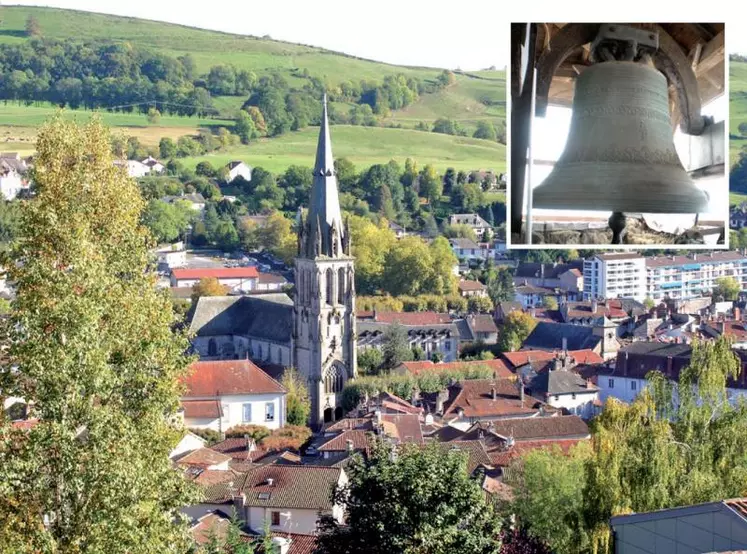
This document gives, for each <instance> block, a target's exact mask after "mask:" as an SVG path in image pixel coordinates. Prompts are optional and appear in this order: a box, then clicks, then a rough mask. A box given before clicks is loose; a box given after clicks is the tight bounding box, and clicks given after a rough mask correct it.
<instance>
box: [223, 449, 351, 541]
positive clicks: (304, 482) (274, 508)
mask: <svg viewBox="0 0 747 554" xmlns="http://www.w3.org/2000/svg"><path fill="white" fill-rule="evenodd" d="M347 482H348V478H347V475H346V474H345V471H344V470H343V469H342V468H336V467H320V466H312V465H303V466H290V465H281V464H271V465H267V466H263V467H259V468H257V469H255V470H253V471H250V472H249V473H248V474H247V478H246V481H245V483H244V486H243V488H242V489H241V494H240V495H239V496H238V497H236V499H235V500H234V506H235V508H236V510H237V512H238V514H239V515H240V516H241V517H240V519H242V520H243V521H245V522H246V523H247V525H248V526H249V527H250V528H251V529H252V530H253V531H255V532H257V533H262V532H264V529H266V528H267V527H269V529H270V531H272V532H282V533H294V534H298V535H316V534H317V532H318V525H319V518H320V516H321V515H324V514H327V515H331V516H332V517H333V518H334V519H335V520H337V521H338V522H339V523H342V522H343V521H344V513H343V508H342V506H341V505H338V504H334V503H333V502H332V500H331V492H332V490H333V488H334V487H336V486H344V485H345V484H346V483H347Z"/></svg>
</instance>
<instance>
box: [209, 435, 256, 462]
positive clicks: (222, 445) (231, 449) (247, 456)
mask: <svg viewBox="0 0 747 554" xmlns="http://www.w3.org/2000/svg"><path fill="white" fill-rule="evenodd" d="M210 448H212V449H213V450H215V451H216V452H220V453H222V454H225V455H226V456H230V457H231V458H232V459H233V460H235V461H246V460H249V461H252V462H254V461H256V460H259V459H260V458H262V457H263V456H266V455H267V451H266V450H262V449H261V448H257V447H255V449H254V450H252V451H251V452H250V451H249V449H248V448H247V444H246V439H245V438H243V437H232V438H228V439H226V440H224V441H221V442H219V443H216V444H214V445H213V446H211V447H210Z"/></svg>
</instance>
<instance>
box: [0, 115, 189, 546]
mask: <svg viewBox="0 0 747 554" xmlns="http://www.w3.org/2000/svg"><path fill="white" fill-rule="evenodd" d="M36 150H37V153H36V156H35V161H34V163H35V167H34V169H33V170H32V180H33V182H34V184H35V186H36V189H37V196H36V198H35V199H34V201H33V202H28V203H26V204H24V206H23V208H22V222H21V228H20V235H19V239H18V241H17V242H16V243H15V244H14V245H13V248H12V250H11V253H10V255H9V256H8V257H6V259H5V260H4V263H3V265H4V266H5V267H6V268H7V270H8V274H9V277H10V278H11V279H12V280H13V282H14V283H15V284H16V290H17V296H16V298H15V300H14V302H13V309H12V312H11V315H10V318H9V321H8V326H7V327H6V328H5V330H4V333H6V336H7V340H8V342H9V344H10V350H9V357H10V359H9V361H8V363H7V364H3V366H2V367H1V368H0V380H1V381H2V382H3V393H5V394H7V393H10V394H12V395H14V396H19V397H21V398H25V399H26V400H27V401H28V402H30V403H31V405H32V406H33V408H32V412H31V416H32V417H34V418H36V419H38V423H37V424H36V425H35V426H34V427H33V428H32V429H30V430H28V431H18V430H14V429H12V428H11V427H10V426H9V425H7V424H3V423H0V521H2V522H3V524H2V525H0V551H3V552H6V551H7V552H17V553H23V552H60V553H74V552H84V551H85V552H132V553H136V552H143V553H145V552H173V553H176V552H184V551H185V549H186V548H187V547H188V542H187V534H186V532H185V531H186V529H185V527H184V526H182V525H180V524H179V523H178V521H179V519H178V514H179V509H180V508H181V507H183V506H184V505H187V504H189V503H191V502H193V501H194V500H196V496H195V495H193V494H192V493H191V492H190V490H191V485H190V484H189V482H188V481H187V480H185V479H184V478H183V476H182V475H181V473H180V472H179V471H178V470H176V469H175V468H174V466H173V464H172V463H171V461H170V460H169V453H170V452H171V450H172V449H173V448H174V446H176V444H177V442H178V441H179V439H180V437H181V434H182V433H183V430H182V429H180V428H179V427H178V426H177V425H175V424H174V423H173V422H174V421H175V417H176V410H177V407H178V401H179V394H180V387H179V379H181V378H182V376H183V375H184V374H185V371H186V369H187V367H188V364H189V363H190V361H191V360H190V359H189V358H188V357H185V355H184V352H185V351H186V349H187V347H188V341H187V339H186V337H185V336H183V335H181V334H179V333H178V332H175V331H174V330H173V328H172V327H173V324H174V323H175V319H174V314H173V311H172V309H171V305H170V299H169V296H168V294H167V293H164V292H159V291H158V290H157V289H156V287H155V281H156V279H155V275H153V274H152V273H150V272H149V270H148V268H149V267H150V255H149V252H148V250H149V247H150V246H151V245H152V242H151V239H150V235H149V233H148V231H147V230H146V229H145V228H143V227H141V226H140V215H141V212H142V210H143V208H144V203H143V200H142V198H141V196H140V192H139V189H138V186H137V184H136V183H135V182H134V181H133V180H132V179H130V178H128V177H127V176H126V174H125V173H124V172H122V171H120V170H119V169H118V168H116V167H115V166H114V164H113V161H114V160H113V158H112V153H111V143H110V138H109V133H108V131H107V129H106V128H105V127H104V126H103V125H102V124H101V122H100V120H99V119H98V118H94V119H93V120H92V121H91V122H90V123H88V124H86V125H85V126H79V125H78V124H76V123H74V122H71V121H65V120H63V119H62V118H61V117H58V118H55V119H53V120H52V121H51V122H49V123H47V124H46V125H45V126H44V127H43V128H42V129H41V131H40V133H39V138H38V142H37V145H36ZM50 222H54V224H50ZM11 367H12V368H14V370H11V369H10V368H11ZM15 368H17V370H15Z"/></svg>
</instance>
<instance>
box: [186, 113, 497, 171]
mask: <svg viewBox="0 0 747 554" xmlns="http://www.w3.org/2000/svg"><path fill="white" fill-rule="evenodd" d="M317 132H318V131H317V129H316V128H308V129H304V130H303V131H299V132H296V133H288V134H286V135H282V136H280V137H277V138H273V139H261V140H259V141H257V142H255V143H252V144H250V145H248V146H238V147H235V148H232V149H230V150H228V151H227V152H220V153H217V154H208V155H204V156H199V157H194V158H184V160H183V161H184V163H185V164H186V165H187V166H190V167H194V166H195V165H197V163H198V162H200V161H203V160H207V161H209V162H210V163H211V164H212V165H213V166H214V167H219V166H222V165H225V164H226V163H228V162H229V161H231V160H242V161H245V162H247V163H248V164H249V165H251V166H260V167H263V168H265V169H267V170H269V171H272V172H276V173H277V172H281V171H284V170H285V169H286V168H287V167H288V166H289V165H302V166H311V165H313V163H314V152H315V150H316V141H317V136H318V135H317ZM332 141H333V146H334V153H335V156H336V157H345V158H348V159H350V161H352V162H353V163H354V164H355V165H356V166H358V167H359V168H364V167H368V166H370V165H373V164H380V163H387V162H388V161H389V160H391V159H394V160H396V161H398V162H399V163H400V164H403V165H404V161H405V159H406V158H408V157H411V158H414V159H415V160H417V161H418V163H419V164H421V165H424V164H426V163H433V165H434V166H435V167H436V169H437V170H438V171H439V172H443V171H444V170H445V169H446V168H447V167H453V168H455V169H457V170H459V169H463V170H472V169H485V170H489V169H492V170H493V171H497V172H503V171H505V166H506V163H505V159H506V147H505V146H504V145H502V144H498V143H495V142H490V141H486V140H479V139H473V138H466V137H453V136H449V135H440V134H437V133H427V132H423V131H411V130H409V129H386V128H381V127H358V126H352V125H335V126H334V127H332Z"/></svg>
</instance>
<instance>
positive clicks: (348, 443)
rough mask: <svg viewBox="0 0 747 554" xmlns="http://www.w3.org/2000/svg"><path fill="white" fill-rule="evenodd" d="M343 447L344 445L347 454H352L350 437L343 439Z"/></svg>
mask: <svg viewBox="0 0 747 554" xmlns="http://www.w3.org/2000/svg"><path fill="white" fill-rule="evenodd" d="M345 447H346V449H347V451H348V454H352V453H353V441H351V440H350V439H348V440H346V441H345Z"/></svg>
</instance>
